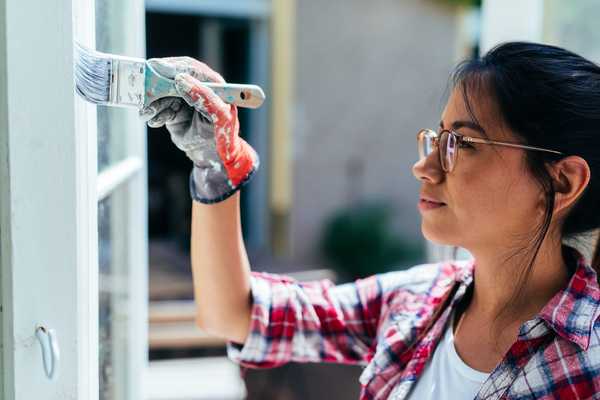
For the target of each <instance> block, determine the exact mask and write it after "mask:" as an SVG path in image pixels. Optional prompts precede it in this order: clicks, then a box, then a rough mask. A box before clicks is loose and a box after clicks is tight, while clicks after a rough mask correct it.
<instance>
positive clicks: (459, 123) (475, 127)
mask: <svg viewBox="0 0 600 400" xmlns="http://www.w3.org/2000/svg"><path fill="white" fill-rule="evenodd" d="M440 128H442V129H444V121H440ZM460 128H470V129H473V130H474V131H477V132H479V133H481V134H483V135H485V134H486V133H485V129H483V127H482V126H481V125H479V124H476V123H475V122H473V121H454V122H452V126H451V129H453V130H454V129H460Z"/></svg>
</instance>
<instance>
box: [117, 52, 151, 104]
mask: <svg viewBox="0 0 600 400" xmlns="http://www.w3.org/2000/svg"><path fill="white" fill-rule="evenodd" d="M113 57H114V56H113ZM112 62H113V65H112V71H111V77H110V78H111V85H110V93H109V101H110V102H111V103H113V104H114V105H117V106H123V107H131V106H133V107H136V108H138V109H141V108H142V106H143V104H144V82H145V71H146V62H145V60H143V59H139V60H138V59H132V58H117V57H115V58H113V60H112Z"/></svg>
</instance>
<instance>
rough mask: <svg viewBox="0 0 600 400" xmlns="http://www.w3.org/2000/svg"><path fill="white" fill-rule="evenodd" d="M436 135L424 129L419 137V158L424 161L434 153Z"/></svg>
mask: <svg viewBox="0 0 600 400" xmlns="http://www.w3.org/2000/svg"><path fill="white" fill-rule="evenodd" d="M434 137H435V133H433V132H431V131H429V130H428V129H423V130H422V131H420V132H419V134H418V135H417V144H418V149H419V158H420V159H421V160H422V159H424V158H425V157H427V156H428V155H430V154H431V153H432V152H433V147H434V144H433V139H434Z"/></svg>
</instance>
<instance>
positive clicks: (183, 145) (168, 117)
mask: <svg viewBox="0 0 600 400" xmlns="http://www.w3.org/2000/svg"><path fill="white" fill-rule="evenodd" d="M148 63H149V64H150V66H151V67H152V68H154V69H155V70H156V71H157V72H158V73H160V74H161V75H163V76H164V77H166V78H169V79H174V80H175V87H176V90H177V93H178V94H179V96H180V97H165V98H162V99H158V100H156V101H154V102H152V103H150V104H149V105H148V106H147V107H145V108H143V109H142V110H140V117H141V118H142V119H143V120H145V121H147V123H148V126H150V127H152V128H158V127H161V126H163V125H165V126H166V128H167V130H168V131H169V133H170V135H171V140H172V141H173V143H174V144H175V145H176V146H177V147H178V148H179V149H180V150H182V151H184V152H185V154H186V155H187V157H188V158H189V159H190V160H192V162H193V168H192V171H191V173H190V179H189V186H190V195H191V197H192V199H194V200H196V201H198V202H200V203H204V204H212V203H217V202H220V201H223V200H225V199H227V198H228V197H230V196H231V195H233V194H234V193H235V192H236V191H238V190H239V189H240V188H241V187H242V186H243V185H245V184H246V183H247V182H249V180H250V178H251V177H252V175H253V174H254V172H256V170H258V167H259V165H260V160H259V157H258V154H257V153H256V151H255V150H254V149H253V148H252V146H250V145H249V144H248V143H247V142H246V141H245V140H244V139H242V138H240V137H239V136H238V134H239V120H238V116H237V107H236V106H234V105H231V104H226V103H225V102H223V100H221V98H219V97H218V96H217V95H216V94H215V93H214V92H213V91H212V90H211V89H210V88H208V87H206V86H202V84H201V81H204V82H219V83H224V82H225V80H224V79H223V77H222V76H221V75H219V74H218V73H217V72H215V71H213V70H212V69H210V68H209V67H208V66H207V65H206V64H204V63H201V62H200V61H198V60H195V59H193V58H190V57H173V58H155V59H150V60H148Z"/></svg>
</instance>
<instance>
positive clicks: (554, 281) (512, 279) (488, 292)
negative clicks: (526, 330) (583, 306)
mask: <svg viewBox="0 0 600 400" xmlns="http://www.w3.org/2000/svg"><path fill="white" fill-rule="evenodd" d="M546 239H548V240H545V241H544V243H542V246H541V247H540V251H539V252H538V256H537V257H536V260H535V262H534V264H533V266H532V269H531V272H530V274H529V276H528V277H527V282H526V284H525V286H523V289H522V295H521V296H520V297H519V298H517V299H516V302H514V303H512V304H511V305H510V306H509V307H508V308H506V309H504V312H503V313H502V315H503V316H504V317H503V319H504V318H507V319H509V320H511V321H517V322H520V321H525V320H528V319H530V318H532V317H533V316H534V315H535V314H537V313H538V312H539V311H540V310H541V309H542V308H543V307H544V305H545V304H546V303H548V301H549V300H550V299H551V298H552V296H554V295H555V294H556V293H557V292H558V291H559V290H560V289H562V288H563V287H565V286H566V285H567V282H568V280H569V278H570V276H569V274H568V270H567V268H566V266H565V263H564V260H563V257H562V250H561V242H560V240H551V239H550V238H549V237H547V238H546ZM513 251H514V250H513ZM471 254H473V256H474V257H475V259H476V260H477V261H476V262H477V264H476V266H475V271H474V288H473V298H472V301H471V303H470V304H469V313H471V312H472V313H474V314H476V315H479V316H481V317H482V318H484V319H486V320H492V319H494V318H495V317H496V315H498V314H500V312H501V311H503V307H504V306H505V305H506V304H507V302H508V301H509V300H511V299H512V296H513V294H515V290H516V289H517V288H518V287H519V286H520V285H521V283H522V282H523V280H524V279H525V278H526V276H525V271H526V269H527V267H528V265H529V263H530V257H531V256H530V255H529V256H528V255H521V254H519V255H516V256H514V257H510V258H508V255H510V254H511V253H510V252H509V250H507V251H506V252H505V253H504V255H503V256H501V257H498V251H497V248H496V249H494V250H493V251H492V249H489V251H486V250H485V249H476V250H474V251H471ZM512 300H515V299H512ZM519 324H520V323H519Z"/></svg>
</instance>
